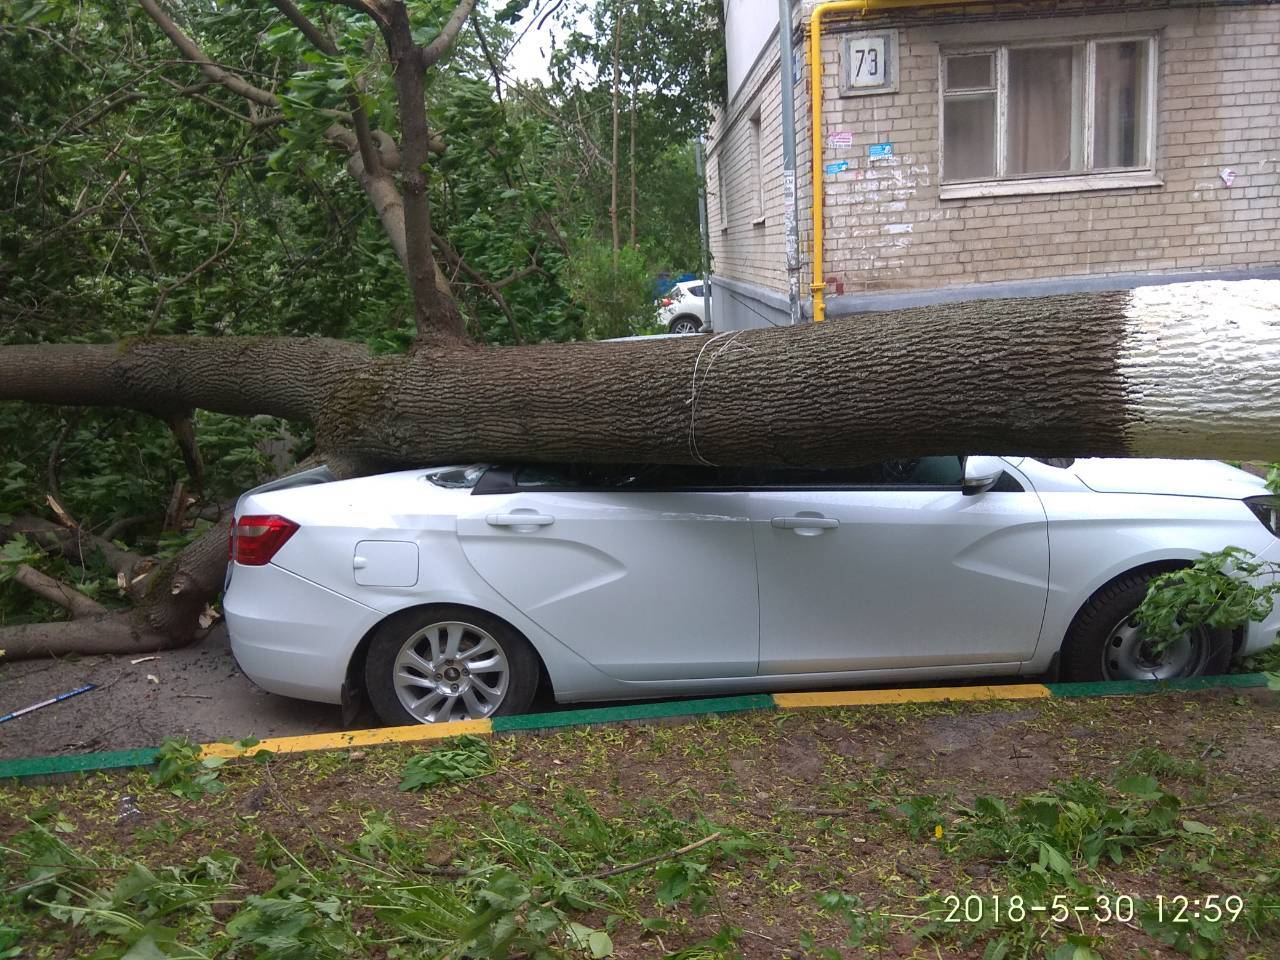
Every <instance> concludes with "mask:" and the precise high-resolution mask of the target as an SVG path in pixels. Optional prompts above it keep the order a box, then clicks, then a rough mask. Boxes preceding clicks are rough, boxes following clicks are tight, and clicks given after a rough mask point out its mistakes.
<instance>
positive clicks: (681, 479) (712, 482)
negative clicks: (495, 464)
mask: <svg viewBox="0 0 1280 960" xmlns="http://www.w3.org/2000/svg"><path fill="white" fill-rule="evenodd" d="M514 476H515V485H516V487H517V488H518V489H520V490H538V489H543V490H547V489H555V490H687V489H706V488H708V487H718V486H724V479H723V477H722V476H721V473H720V471H719V470H717V469H716V468H715V467H694V466H681V465H664V464H608V463H566V464H529V465H526V466H521V467H516V468H515V471H514Z"/></svg>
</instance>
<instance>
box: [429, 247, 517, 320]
mask: <svg viewBox="0 0 1280 960" xmlns="http://www.w3.org/2000/svg"><path fill="white" fill-rule="evenodd" d="M431 239H432V241H433V242H434V243H435V245H436V249H437V250H439V251H440V252H441V253H442V254H443V255H444V258H445V259H446V260H448V261H449V263H451V264H452V265H453V266H455V267H457V268H458V269H459V270H461V271H462V272H463V273H465V274H466V275H467V276H468V277H470V278H471V279H472V281H474V282H475V284H476V285H477V286H478V287H480V288H481V289H482V290H484V292H485V293H487V294H488V295H489V298H490V299H491V300H493V302H494V303H496V304H497V305H498V309H500V310H501V311H502V313H503V315H504V316H506V318H507V324H508V326H510V327H511V336H512V337H513V338H514V339H515V342H516V343H518V344H523V343H524V342H525V339H524V332H523V331H522V330H521V329H520V324H519V323H517V322H516V316H515V314H514V313H512V312H511V306H510V305H509V304H508V303H507V298H506V297H504V296H503V295H502V291H501V290H500V289H499V285H498V284H496V283H493V282H492V281H490V280H489V279H488V278H486V277H485V276H484V275H483V274H481V273H480V271H478V270H476V269H475V268H474V267H473V266H471V264H469V263H467V261H466V260H464V259H463V258H462V255H461V254H460V253H458V251H457V250H455V249H453V247H452V246H450V244H449V242H448V241H447V240H445V238H444V237H442V236H440V234H438V233H434V232H433V233H432V234H431ZM532 269H535V270H536V269H537V268H536V267H534V268H532ZM527 272H528V271H521V273H522V274H523V273H527ZM513 277H514V275H513V276H512V277H507V278H505V279H504V281H503V284H502V285H503V286H505V285H506V284H507V283H510V282H512V279H513Z"/></svg>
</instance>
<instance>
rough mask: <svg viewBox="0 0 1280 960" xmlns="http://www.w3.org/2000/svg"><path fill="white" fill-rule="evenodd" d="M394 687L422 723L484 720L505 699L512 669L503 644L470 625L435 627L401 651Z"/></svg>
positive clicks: (414, 636) (416, 634)
mask: <svg viewBox="0 0 1280 960" xmlns="http://www.w3.org/2000/svg"><path fill="white" fill-rule="evenodd" d="M392 678H393V683H394V685H395V690H396V696H397V697H398V698H399V699H400V703H401V705H402V706H403V707H404V708H405V709H406V710H408V711H409V713H410V715H411V716H413V718H414V719H415V720H418V721H420V722H422V723H447V722H449V721H450V720H481V719H483V718H485V717H489V716H492V715H493V714H494V712H495V711H496V710H497V709H498V708H499V707H500V706H502V701H503V700H504V699H506V695H507V688H508V687H509V686H510V682H511V668H510V666H509V665H508V663H507V656H506V654H505V653H503V652H502V647H501V646H500V645H499V644H498V641H497V640H495V639H494V638H493V636H492V635H490V634H489V633H488V632H486V631H484V630H482V629H480V628H479V627H477V626H475V624H471V623H462V622H460V621H456V620H447V621H441V622H440V623H433V624H430V625H428V626H425V627H423V628H422V629H420V630H417V631H415V632H414V633H413V634H412V635H411V636H410V637H409V638H408V639H407V640H405V642H404V643H403V644H402V645H401V647H400V652H399V653H398V654H397V655H396V660H395V665H394V667H393V674H392Z"/></svg>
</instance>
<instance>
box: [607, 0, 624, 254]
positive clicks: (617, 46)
mask: <svg viewBox="0 0 1280 960" xmlns="http://www.w3.org/2000/svg"><path fill="white" fill-rule="evenodd" d="M621 85H622V2H621V0H618V3H617V4H616V5H615V9H614V15H613V156H612V163H613V169H612V173H611V179H610V193H609V223H610V225H611V226H612V227H613V268H614V269H615V270H616V269H618V251H619V249H621V246H622V238H621V233H620V231H619V229H618V139H619V138H618V93H619V90H618V88H619V87H620V86H621Z"/></svg>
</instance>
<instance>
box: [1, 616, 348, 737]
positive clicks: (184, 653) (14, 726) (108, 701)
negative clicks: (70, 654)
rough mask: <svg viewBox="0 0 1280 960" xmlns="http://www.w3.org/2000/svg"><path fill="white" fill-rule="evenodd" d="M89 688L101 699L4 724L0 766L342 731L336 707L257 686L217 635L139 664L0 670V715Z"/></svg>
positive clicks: (54, 664) (111, 660)
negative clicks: (178, 741) (175, 742)
mask: <svg viewBox="0 0 1280 960" xmlns="http://www.w3.org/2000/svg"><path fill="white" fill-rule="evenodd" d="M133 659H138V658H133ZM152 677H154V678H155V679H154V680H152V679H151V678H152ZM157 681H158V682H157ZM86 683H95V684H97V685H98V689H96V690H91V691H89V692H88V693H85V694H81V695H80V696H78V697H73V698H71V699H70V700H64V701H63V702H62V703H56V704H53V705H52V706H48V707H45V708H44V709H42V710H37V711H36V712H34V713H30V714H27V715H26V716H23V717H19V718H17V719H16V720H10V721H9V722H7V723H3V724H0V759H11V758H15V757H31V756H47V755H52V754H62V753H86V752H90V751H95V750H124V749H129V748H132V747H154V746H158V745H159V744H160V743H161V741H163V740H164V739H165V737H173V736H185V737H187V738H189V739H191V740H194V741H196V742H199V743H208V742H210V741H215V740H223V739H232V740H236V739H239V738H241V737H244V736H247V735H249V734H253V735H254V736H257V737H260V738H266V737H284V736H291V735H294V734H301V733H320V732H323V731H328V730H337V729H340V728H341V717H340V715H339V713H340V711H339V710H338V708H337V707H335V706H328V705H326V704H322V703H308V702H306V701H303V700H294V699H291V698H289V697H279V696H276V695H274V694H270V693H266V692H264V691H262V690H259V689H258V688H257V687H256V686H254V685H253V684H252V683H251V682H250V681H249V679H248V677H246V676H245V675H244V674H243V673H241V672H240V669H239V667H237V666H236V662H235V659H234V658H233V657H232V656H231V647H230V644H229V642H228V640H227V633H226V629H225V628H222V627H219V628H218V629H216V630H215V631H213V633H211V634H210V635H209V636H208V637H206V638H205V640H204V641H203V642H202V643H199V644H196V645H195V646H192V647H188V648H186V649H183V650H171V651H166V652H162V653H157V654H155V659H154V660H148V661H146V662H144V663H138V664H134V663H131V662H130V658H129V657H80V658H67V659H64V660H56V661H49V660H28V661H21V662H15V663H10V664H3V663H2V662H0V715H4V714H6V713H8V712H9V711H11V710H17V709H20V708H22V707H25V706H28V705H29V704H33V703H38V702H39V701H41V700H46V699H48V698H49V697H53V696H56V695H58V694H60V693H65V692H66V691H68V690H73V689H75V688H76V687H80V686H83V685H84V684H86ZM367 719H368V720H369V723H368V724H364V725H366V726H367V725H371V724H372V718H371V717H370V718H367Z"/></svg>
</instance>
